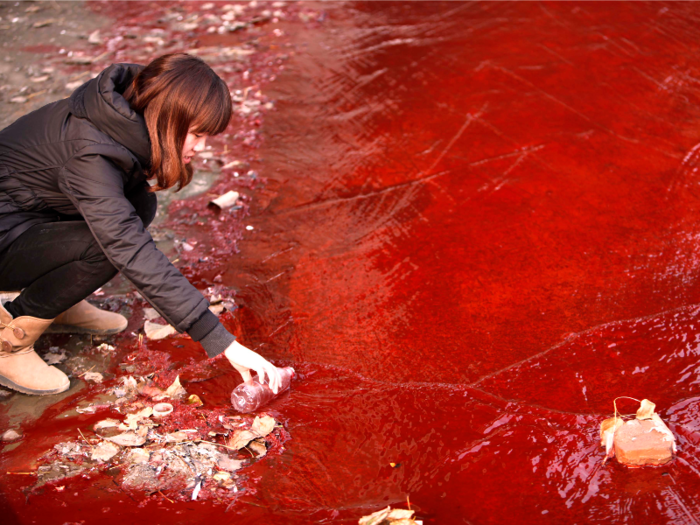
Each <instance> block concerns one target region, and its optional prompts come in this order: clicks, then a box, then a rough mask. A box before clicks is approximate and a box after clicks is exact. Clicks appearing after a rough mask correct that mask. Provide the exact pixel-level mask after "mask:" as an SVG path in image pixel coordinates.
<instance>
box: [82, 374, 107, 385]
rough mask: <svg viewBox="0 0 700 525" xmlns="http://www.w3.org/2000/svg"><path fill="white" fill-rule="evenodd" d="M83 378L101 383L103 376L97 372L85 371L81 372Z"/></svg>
mask: <svg viewBox="0 0 700 525" xmlns="http://www.w3.org/2000/svg"><path fill="white" fill-rule="evenodd" d="M83 379H85V381H92V382H94V383H101V382H102V380H103V379H104V377H103V376H102V374H100V373H99V372H86V373H85V374H83Z"/></svg>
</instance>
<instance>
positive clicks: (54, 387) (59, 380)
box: [0, 306, 70, 396]
mask: <svg viewBox="0 0 700 525" xmlns="http://www.w3.org/2000/svg"><path fill="white" fill-rule="evenodd" d="M52 321H53V319H39V318H37V317H29V316H26V315H23V316H22V317H18V318H17V319H12V316H11V315H10V314H9V312H8V311H7V310H5V309H4V308H3V307H2V306H0V385H3V386H6V387H7V388H11V389H13V390H17V391H18V392H22V393H24V394H33V395H38V396H44V395H48V394H58V393H60V392H65V391H66V390H68V388H69V387H70V380H69V379H68V376H66V374H64V373H63V372H61V371H60V370H59V369H58V368H55V367H53V366H49V365H47V364H46V363H45V362H44V360H43V359H41V357H39V356H38V355H37V353H36V352H35V351H34V342H35V341H36V340H37V339H39V336H40V335H41V334H42V333H44V330H46V328H47V327H48V326H49V325H50V324H51V322H52Z"/></svg>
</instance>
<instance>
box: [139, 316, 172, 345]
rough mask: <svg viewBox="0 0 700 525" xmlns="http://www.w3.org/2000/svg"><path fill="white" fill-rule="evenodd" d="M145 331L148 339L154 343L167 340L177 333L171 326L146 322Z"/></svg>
mask: <svg viewBox="0 0 700 525" xmlns="http://www.w3.org/2000/svg"><path fill="white" fill-rule="evenodd" d="M143 330H144V332H146V337H148V338H149V339H152V340H154V341H158V340H159V339H165V338H166V337H168V336H171V335H173V334H176V333H177V330H175V328H173V327H172V326H170V325H169V324H157V323H153V322H151V321H146V323H145V324H144V325H143Z"/></svg>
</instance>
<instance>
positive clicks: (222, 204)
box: [209, 191, 241, 210]
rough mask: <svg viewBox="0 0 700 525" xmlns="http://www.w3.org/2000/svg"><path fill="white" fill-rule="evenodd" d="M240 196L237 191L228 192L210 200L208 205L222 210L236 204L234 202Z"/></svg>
mask: <svg viewBox="0 0 700 525" xmlns="http://www.w3.org/2000/svg"><path fill="white" fill-rule="evenodd" d="M240 196H241V195H240V193H238V192H237V191H228V192H226V193H224V194H223V195H220V196H219V197H217V198H216V199H214V200H212V201H211V202H210V203H209V204H213V205H214V206H217V207H219V208H220V209H222V210H223V209H226V208H230V207H231V206H233V205H234V204H236V201H238V199H239V197H240Z"/></svg>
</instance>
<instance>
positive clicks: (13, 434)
mask: <svg viewBox="0 0 700 525" xmlns="http://www.w3.org/2000/svg"><path fill="white" fill-rule="evenodd" d="M21 437H22V434H20V433H19V432H17V431H16V430H13V429H10V430H6V431H5V432H4V433H3V435H2V440H3V441H4V442H5V443H10V442H12V441H17V440H18V439H20V438H21Z"/></svg>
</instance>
